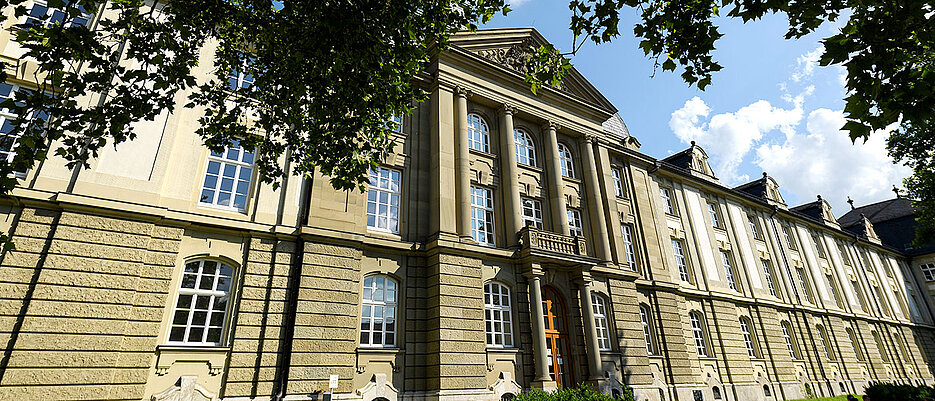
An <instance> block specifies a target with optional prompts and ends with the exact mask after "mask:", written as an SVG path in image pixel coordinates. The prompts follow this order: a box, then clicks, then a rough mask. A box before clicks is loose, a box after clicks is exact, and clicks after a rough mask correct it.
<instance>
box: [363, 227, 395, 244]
mask: <svg viewBox="0 0 935 401" xmlns="http://www.w3.org/2000/svg"><path fill="white" fill-rule="evenodd" d="M367 236H369V237H377V238H384V239H390V240H396V241H401V240H402V239H403V237H402V236H400V235H399V233H394V232H392V231H383V230H380V229H375V228H372V227H367Z"/></svg>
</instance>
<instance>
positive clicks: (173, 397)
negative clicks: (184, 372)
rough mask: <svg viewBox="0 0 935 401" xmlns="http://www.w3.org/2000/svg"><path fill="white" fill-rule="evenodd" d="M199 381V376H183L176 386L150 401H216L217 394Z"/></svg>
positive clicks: (156, 395) (154, 396) (155, 395)
mask: <svg viewBox="0 0 935 401" xmlns="http://www.w3.org/2000/svg"><path fill="white" fill-rule="evenodd" d="M197 380H198V376H182V377H180V378H179V381H177V382H176V383H175V385H174V386H172V387H169V388H167V389H165V390H164V391H163V392H161V393H158V394H153V396H152V397H151V398H150V401H216V400H217V399H218V396H217V394H214V393H212V392H210V391H208V390H207V389H206V388H204V387H202V386H201V385H199V384H198V383H196V381H197Z"/></svg>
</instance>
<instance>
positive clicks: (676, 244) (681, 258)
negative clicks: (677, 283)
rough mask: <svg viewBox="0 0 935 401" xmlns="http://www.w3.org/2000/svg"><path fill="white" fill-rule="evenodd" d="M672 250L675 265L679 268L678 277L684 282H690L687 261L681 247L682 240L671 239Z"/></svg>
mask: <svg viewBox="0 0 935 401" xmlns="http://www.w3.org/2000/svg"><path fill="white" fill-rule="evenodd" d="M672 250H673V252H674V253H675V265H676V266H678V269H679V278H681V279H682V281H684V282H686V283H691V282H692V280H691V275H689V274H688V263H687V262H686V260H685V251H684V249H682V241H679V240H677V239H673V240H672Z"/></svg>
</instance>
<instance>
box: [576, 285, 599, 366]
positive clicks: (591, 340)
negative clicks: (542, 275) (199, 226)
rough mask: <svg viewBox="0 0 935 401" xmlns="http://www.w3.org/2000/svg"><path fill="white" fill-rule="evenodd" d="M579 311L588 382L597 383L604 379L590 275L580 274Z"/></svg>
mask: <svg viewBox="0 0 935 401" xmlns="http://www.w3.org/2000/svg"><path fill="white" fill-rule="evenodd" d="M579 288H580V289H579V292H580V293H581V309H582V311H581V312H582V315H583V316H584V335H585V338H586V340H587V346H588V368H589V370H590V371H591V376H590V377H589V378H588V380H591V381H595V382H599V381H601V380H603V379H604V374H603V372H602V370H603V367H602V364H601V346H600V343H599V342H598V341H597V326H595V325H594V305H593V304H592V303H591V275H590V274H589V273H587V272H582V273H581V286H580V287H579Z"/></svg>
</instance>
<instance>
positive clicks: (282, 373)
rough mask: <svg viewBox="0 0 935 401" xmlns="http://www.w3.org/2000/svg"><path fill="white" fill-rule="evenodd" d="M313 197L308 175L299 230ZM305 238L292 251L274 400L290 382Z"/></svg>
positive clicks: (278, 398)
mask: <svg viewBox="0 0 935 401" xmlns="http://www.w3.org/2000/svg"><path fill="white" fill-rule="evenodd" d="M311 197H312V177H311V176H310V175H309V176H306V177H305V179H304V180H303V182H302V196H301V198H300V199H301V201H300V204H299V221H298V227H297V229H298V230H297V231H301V228H302V227H304V226H306V225H308V208H309V205H310V204H311V202H310V200H311ZM304 250H305V238H304V237H302V234H301V232H300V233H299V235H298V238H297V239H296V242H295V249H294V250H293V253H292V266H290V267H289V280H288V282H287V284H286V285H287V288H288V289H289V292H288V295H287V298H286V309H285V315H283V320H284V322H283V334H282V336H281V337H280V338H281V345H280V355H281V358H282V359H281V363H279V369H278V370H277V372H276V378H277V383H276V387H278V389H277V391H276V394H275V395H274V396H273V397H272V400H274V401H282V400H284V399H285V397H286V386H287V385H288V384H289V368H290V366H291V364H292V348H293V341H292V340H293V337H294V336H295V315H296V311H297V309H298V304H299V284H300V282H301V280H302V264H303V263H302V256H303V255H304V254H305V252H304Z"/></svg>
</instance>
